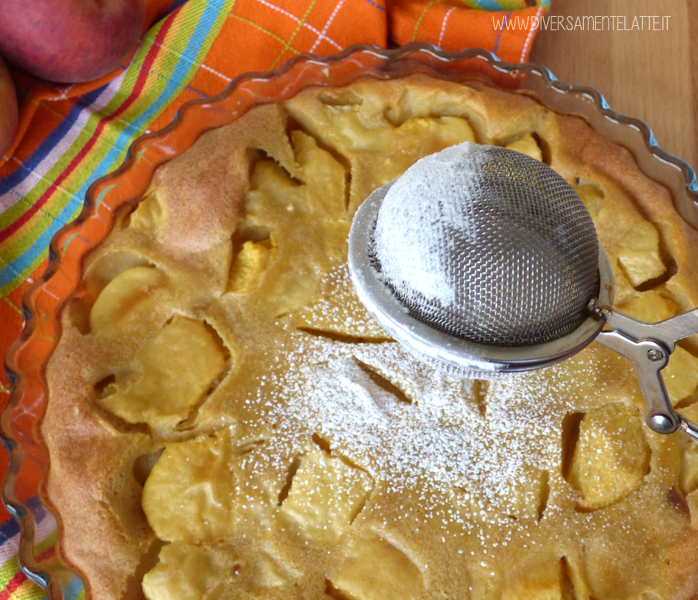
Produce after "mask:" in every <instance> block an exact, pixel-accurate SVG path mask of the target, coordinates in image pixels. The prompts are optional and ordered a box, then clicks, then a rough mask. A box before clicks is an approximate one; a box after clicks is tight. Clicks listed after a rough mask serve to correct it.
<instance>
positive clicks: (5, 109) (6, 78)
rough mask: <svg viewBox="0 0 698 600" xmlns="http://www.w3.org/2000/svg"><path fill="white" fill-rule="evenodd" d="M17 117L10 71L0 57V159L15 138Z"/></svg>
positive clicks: (15, 98) (15, 96)
mask: <svg viewBox="0 0 698 600" xmlns="http://www.w3.org/2000/svg"><path fill="white" fill-rule="evenodd" d="M18 119H19V116H18V110H17V94H16V93H15V86H14V84H13V83H12V78H11V77H10V72H9V71H8V70H7V67H6V66H5V63H4V62H3V61H2V58H0V160H1V159H2V155H3V154H5V152H7V149H8V148H9V147H10V146H11V145H12V142H13V141H14V139H15V134H16V133H17V125H18Z"/></svg>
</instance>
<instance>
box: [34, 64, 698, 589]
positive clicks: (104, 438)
mask: <svg viewBox="0 0 698 600" xmlns="http://www.w3.org/2000/svg"><path fill="white" fill-rule="evenodd" d="M464 140H471V141H477V142H480V143H495V144H500V145H509V144H514V146H513V147H516V148H518V149H522V151H530V152H533V153H536V152H537V153H538V156H539V157H540V158H542V159H543V160H545V161H546V162H548V163H549V164H550V165H551V166H552V167H553V168H554V169H556V170H557V171H558V172H560V173H561V174H562V175H563V176H564V177H565V178H566V179H567V180H568V181H569V182H570V183H571V184H572V185H574V186H575V188H576V189H577V190H578V192H579V193H580V196H581V197H582V199H583V200H584V201H585V203H586V204H587V207H588V208H589V210H590V212H591V213H592V216H593V217H594V219H595V222H596V225H597V230H598V233H599V237H600V240H601V242H602V244H603V245H604V247H605V248H606V250H607V252H608V254H609V255H610V256H611V259H612V266H613V269H614V274H615V277H616V282H617V288H618V289H617V303H618V306H619V307H620V308H621V309H622V310H624V311H626V312H628V313H629V314H634V315H636V316H640V317H641V318H647V319H650V320H651V319H655V320H658V319H661V318H667V317H668V316H673V314H676V312H677V311H680V310H687V309H689V308H692V307H694V306H696V305H697V304H698V284H697V283H696V282H698V263H697V262H696V261H697V260H698V257H697V255H696V253H695V252H692V251H691V249H692V248H696V247H698V233H697V232H696V231H694V230H693V229H691V228H690V227H689V226H688V225H686V223H684V222H683V221H682V220H681V219H680V217H679V216H678V214H677V213H676V211H675V210H674V208H673V205H672V202H671V197H670V195H669V193H668V192H667V190H666V189H664V188H663V187H662V186H660V185H658V184H656V183H654V182H652V181H651V180H649V179H648V178H647V177H645V176H644V175H643V174H642V173H640V172H639V170H638V169H637V166H636V165H635V163H634V161H633V159H632V157H631V156H630V155H629V153H628V152H627V151H626V150H624V149H622V148H620V147H619V146H616V145H614V144H612V143H609V142H607V141H605V140H603V139H602V138H600V137H599V136H598V135H596V134H595V133H594V132H593V131H592V130H591V129H590V128H589V126H588V125H587V124H586V123H585V122H584V121H582V120H581V119H579V118H576V117H563V116H559V115H556V114H554V113H552V112H550V111H547V110H545V109H543V108H542V107H541V106H540V105H539V104H537V103H536V102H535V101H533V100H532V99H531V98H528V97H526V96H523V95H518V94H512V93H509V92H503V91H499V90H495V89H492V88H490V87H488V86H486V85H484V84H480V83H474V84H473V85H472V86H471V87H463V86H461V85H459V84H455V83H450V82H440V81H435V80H432V79H430V78H428V77H424V76H417V77H412V78H410V79H409V80H401V81H389V82H375V81H361V82H358V83H356V84H354V85H352V86H350V87H349V88H346V89H341V90H331V89H330V90H327V89H310V90H306V91H303V92H301V93H300V94H299V95H298V96H297V97H296V98H294V99H291V100H289V101H287V102H285V103H282V104H280V105H270V106H263V107H259V108H256V109H253V110H252V111H250V113H249V114H248V115H246V116H245V117H244V118H242V119H241V120H239V121H238V122H236V123H235V124H233V125H230V126H228V127H225V128H222V129H219V130H216V131H212V132H209V133H207V134H205V135H204V136H202V138H201V139H200V140H198V141H197V143H196V144H195V145H194V146H193V147H192V149H190V150H189V151H187V153H186V154H184V155H183V156H181V157H179V158H177V159H175V160H173V161H172V162H170V163H168V164H167V165H165V166H164V167H163V168H161V169H159V170H158V172H157V174H156V176H155V178H154V181H153V184H152V186H151V191H150V192H149V194H148V197H147V198H146V199H145V200H144V201H142V202H141V204H140V205H139V207H138V208H137V209H136V210H135V211H134V212H132V213H131V214H130V215H127V216H125V217H123V219H122V220H121V221H120V223H119V225H118V226H117V228H116V229H115V231H114V232H113V233H112V234H111V235H110V237H109V238H108V240H107V241H106V242H105V243H104V244H103V245H102V246H101V248H100V249H99V250H98V251H97V252H95V253H93V254H92V255H91V256H90V257H89V259H88V261H87V264H86V271H85V283H84V285H83V287H82V288H81V290H80V291H79V292H80V295H79V298H77V299H76V300H74V301H73V302H71V303H69V305H68V306H67V308H66V309H65V310H64V312H63V316H62V319H63V329H64V334H63V336H62V339H61V341H60V343H59V345H58V348H57V350H56V352H55V354H54V356H53V357H52V359H51V361H50V363H49V367H48V370H47V379H48V383H49V390H50V402H49V405H48V410H47V414H46V417H45V419H44V421H43V424H42V434H43V436H44V437H45V439H46V442H47V446H48V448H49V452H50V457H51V470H50V474H49V478H48V483H47V493H48V496H49V499H50V502H51V503H52V504H53V505H54V506H56V508H57V511H58V514H59V515H60V518H61V520H62V522H63V523H64V526H65V528H64V536H63V540H62V545H61V549H62V552H63V554H64V555H65V556H66V558H67V559H68V560H69V561H70V563H71V564H74V565H75V566H76V567H77V568H78V569H79V570H80V571H81V572H82V573H83V574H84V575H85V579H86V580H87V581H88V583H89V587H90V590H91V592H92V595H93V597H94V598H117V597H129V598H131V597H136V596H134V594H136V593H139V594H140V593H141V592H140V586H139V585H138V582H139V581H140V579H142V578H143V575H144V574H145V573H146V572H147V573H148V574H147V575H146V577H145V580H144V585H145V588H146V592H147V595H148V597H149V598H151V600H154V599H155V598H170V597H174V596H172V595H168V594H170V593H171V592H172V590H173V589H174V590H175V592H176V593H177V594H179V597H181V598H190V597H192V598H194V597H206V598H213V597H226V598H227V597H231V598H232V597H238V596H241V597H260V598H261V597H264V598H271V597H277V596H279V597H286V598H288V597H296V596H297V597H307V598H327V595H329V596H331V597H334V598H343V597H351V598H356V599H357V600H372V599H373V598H378V597H380V598H381V599H382V600H386V599H390V598H393V597H395V598H397V597H400V598H403V599H404V598H408V597H415V598H417V597H419V598H441V597H459V598H466V597H472V598H489V597H500V596H502V597H507V598H533V597H543V596H544V597H551V598H553V597H560V598H562V597H569V594H570V593H574V594H575V595H576V597H578V598H591V597H593V598H596V599H597V600H601V599H602V598H616V597H639V596H640V595H641V594H645V593H649V594H657V595H659V596H660V597H663V598H687V597H690V596H691V595H695V594H696V593H698V578H697V577H695V575H694V572H695V566H696V565H695V561H694V560H692V559H691V558H688V557H689V556H692V555H693V554H695V552H694V549H695V545H696V543H698V542H696V539H698V535H696V532H695V530H694V529H693V528H692V526H691V520H690V518H689V517H691V516H692V514H691V513H690V509H691V507H692V506H693V505H694V504H696V503H698V501H697V500H696V499H695V493H696V492H695V488H696V487H698V481H694V479H698V477H694V475H693V473H694V470H692V469H695V465H694V463H693V462H691V460H692V458H691V457H692V456H693V454H691V453H690V452H692V448H691V447H689V446H687V445H686V442H685V441H683V440H682V439H680V438H679V437H678V436H671V437H662V436H658V435H655V434H653V433H651V432H649V431H648V430H647V429H646V428H644V426H643V425H642V413H643V410H642V405H643V399H642V396H641V392H640V390H639V386H638V384H637V380H636V378H635V375H634V373H633V371H632V369H631V368H630V366H629V365H628V364H627V363H625V362H623V359H620V358H619V357H616V356H615V355H613V354H612V353H610V352H609V351H607V350H605V349H603V348H601V347H597V346H592V347H590V348H589V349H587V350H585V351H584V352H583V353H581V354H580V355H578V356H577V357H575V358H573V359H571V360H569V361H567V362H566V363H564V364H562V365H558V366H555V367H552V368H550V369H547V370H545V371H543V372H539V373H532V374H527V375H524V376H521V377H520V378H517V379H516V380H512V381H513V383H512V381H507V380H504V381H497V382H491V383H489V384H487V383H484V382H469V381H466V382H463V381H461V380H459V379H458V378H455V379H454V378H453V377H451V376H449V375H448V374H443V373H439V372H431V371H430V370H429V369H428V368H426V367H423V366H419V364H418V363H416V362H415V361H414V360H412V359H411V358H410V357H409V356H407V355H405V354H404V353H403V352H402V351H401V350H400V349H398V348H396V347H395V344H394V343H391V342H389V341H388V340H386V338H385V334H383V332H381V330H380V329H379V328H376V326H375V325H374V324H373V323H372V321H371V320H370V318H368V316H367V315H366V313H365V311H364V310H363V308H362V307H361V306H360V305H359V304H358V301H357V300H356V298H355V296H354V294H353V291H352V289H351V287H350V285H349V283H348V279H347V278H346V271H345V267H344V263H345V260H346V241H345V240H346V234H347V232H348V227H349V224H350V221H351V214H352V213H353V210H355V209H356V207H357V206H358V204H359V203H360V202H361V201H362V200H363V198H364V197H365V196H366V195H367V194H368V193H369V192H370V191H372V190H373V189H375V188H376V187H378V186H379V185H382V184H383V183H386V182H387V181H389V180H391V179H393V178H394V177H396V176H398V175H399V174H400V173H401V172H402V171H403V170H404V169H405V168H406V167H407V166H409V165H410V164H412V163H413V162H414V161H415V160H417V159H418V158H419V157H420V156H423V155H425V154H428V153H431V152H435V151H437V150H439V149H441V148H443V147H446V146H448V145H451V144H454V143H458V142H460V141H464ZM144 290H145V291H144ZM124 307H125V308H124ZM180 340H184V341H186V343H187V344H189V345H190V346H191V347H195V348H196V351H195V352H192V354H191V355H187V352H188V351H187V350H186V344H184V346H183V347H184V350H182V354H183V356H184V359H182V360H181V361H179V362H178V360H179V359H177V358H176V356H175V355H176V354H177V352H179V350H178V351H177V352H175V351H174V348H179V345H178V344H179V343H180V342H179V341H180ZM183 343H184V342H183ZM163 349H165V350H163ZM167 349H170V350H171V353H172V357H171V360H169V359H168V360H161V359H160V358H159V357H160V356H162V355H163V354H164V355H167V354H168V351H167ZM680 350H681V352H679V351H677V353H676V354H675V358H672V361H673V362H672V363H671V364H670V369H673V370H671V371H668V375H667V376H668V377H671V381H670V382H669V384H668V385H669V387H670V394H671V395H672V400H673V401H675V402H676V403H683V404H680V406H684V405H685V406H688V405H691V403H692V399H693V395H694V394H695V393H696V386H697V385H698V380H696V378H695V377H693V376H692V375H690V373H691V369H693V368H694V366H696V365H698V358H696V357H695V356H694V355H693V354H691V353H690V352H689V350H690V351H692V346H691V345H690V344H688V345H686V346H685V349H684V348H682V349H680ZM201 356H205V357H208V358H207V359H206V360H205V361H204V362H205V364H206V365H208V366H207V367H197V368H196V369H190V366H191V365H192V364H194V363H195V362H196V360H197V357H201ZM680 361H683V362H680ZM672 365H674V366H672ZM207 369H208V370H207ZM190 371H191V372H190ZM149 373H150V374H149ZM152 373H156V376H154V375H152ZM686 373H688V375H686ZM323 386H325V387H323ZM184 387H186V390H187V394H188V396H187V397H181V396H183V395H185V394H184V393H183V392H181V390H182V389H183V388H184ZM357 389H359V390H363V391H360V392H355V390H357ZM162 390H164V391H162ZM318 390H319V391H318ZM354 393H356V394H358V396H356V397H357V398H358V397H362V398H364V397H365V399H367V400H366V402H369V404H367V405H366V407H367V408H365V411H366V414H369V415H372V416H371V419H374V421H371V423H369V425H370V426H371V427H373V429H371V428H368V429H366V428H364V429H361V427H363V426H364V425H361V423H356V422H354V415H353V413H351V411H350V412H348V413H346V414H336V413H333V412H327V410H329V409H327V408H326V407H336V410H340V409H341V407H342V406H343V405H342V402H343V399H344V398H353V397H354V396H352V394H354ZM362 394H363V396H362ZM435 398H440V399H441V402H440V403H439V402H436V401H435ZM396 399H397V400H396ZM333 403H334V404H333ZM369 405H370V406H369ZM444 406H445V407H446V408H444ZM139 407H146V408H139ZM332 410H335V409H334V408H333V409H332ZM363 410H364V409H362V411H363ZM687 410H691V409H690V408H689V409H687ZM139 411H140V412H139ZM371 411H373V412H371ZM429 411H431V412H429ZM427 413H429V414H430V415H431V417H429V415H427ZM139 414H140V415H141V416H140V417H139V416H138V415H139ZM415 415H417V416H415ZM425 415H426V416H425ZM434 415H436V416H434ZM427 417H428V418H427ZM432 417H433V418H435V419H436V421H433V422H432V421H429V418H432ZM437 417H438V418H437ZM367 418H368V417H367ZM354 426H356V427H358V429H357V430H356V431H355V432H353V431H352V430H351V427H354ZM366 427H368V425H366ZM342 428H344V429H345V430H346V432H348V433H346V432H345V433H343V432H342ZM410 428H412V429H410ZM384 430H385V431H390V432H391V434H390V435H385V434H383V433H381V431H384ZM359 431H360V432H363V434H365V435H366V438H365V439H364V440H356V443H353V442H352V436H356V435H357V432H359ZM434 431H436V432H437V433H439V435H437V436H435V437H434V436H432V433H433V432H434ZM468 432H470V433H468ZM403 436H404V437H403ZM430 436H431V437H430ZM468 436H470V437H468ZM536 436H538V437H536ZM450 439H453V440H455V441H456V442H457V443H455V442H454V444H455V445H449V444H448V440H450ZM366 440H368V441H366ZM400 444H403V445H402V446H400ZM437 447H438V448H443V449H444V451H452V452H454V454H453V457H452V459H451V461H450V462H449V460H446V458H444V455H443V454H438V453H437V450H438V448H437ZM469 448H472V452H474V453H475V454H477V453H482V454H479V455H477V456H474V455H470V454H468V451H469ZM163 449H164V452H163V453H162V456H160V452H161V451H162V450H163ZM390 452H395V454H394V455H391V454H390ZM528 452H530V453H531V456H528V454H527V453H528ZM536 452H540V455H536V454H535V453H536ZM412 453H414V455H413V454H412ZM487 453H490V454H487ZM406 456H410V457H411V458H410V460H407V459H406ZM593 456H597V458H596V459H591V458H590V457H593ZM158 457H159V458H158ZM183 457H185V458H183ZM156 460H157V463H156V467H155V469H154V471H153V475H152V477H147V474H148V471H149V468H150V466H152V463H153V462H154V461H156ZM497 460H500V461H501V462H500V463H499V467H497V466H496V461H497ZM425 461H426V462H425ZM429 461H432V462H431V463H430V462H429ZM467 461H472V462H467ZM594 461H596V462H594ZM692 465H693V466H692ZM508 468H511V469H514V471H512V472H510V473H509V472H506V469H508ZM401 469H402V470H401ZM497 469H500V470H501V471H502V472H499V471H498V470H497ZM140 471H143V472H144V475H143V476H142V477H141V476H140V475H139V473H140ZM212 473H213V474H212ZM146 477H147V478H146ZM144 479H145V486H146V491H145V492H143V491H142V484H143V480H144ZM404 482H407V483H404ZM202 486H203V487H202ZM328 486H329V487H328ZM331 486H335V488H332V487H331ZM488 486H489V487H488ZM324 489H334V490H335V491H334V492H333V493H332V494H330V495H329V496H327V497H325V496H323V494H324V493H325V492H322V491H321V490H324ZM201 490H205V492H204V491H201ZM337 490H339V491H337ZM504 492H505V493H506V497H499V494H500V493H504ZM142 495H144V496H145V497H144V499H143V507H144V509H145V513H144V512H143V509H142V508H141V496H142ZM314 495H315V496H318V497H319V498H320V500H321V501H317V500H316V501H315V502H316V504H313V500H312V498H313V497H314ZM174 496H176V497H177V502H175V501H174V499H173V497H174ZM327 507H330V508H327ZM146 515H147V517H146ZM202 515H204V516H202ZM687 515H688V517H687ZM694 519H695V517H694ZM694 526H695V525H694ZM161 545H162V549H160V548H161ZM158 552H159V558H158V557H157V556H156V554H157V553H158ZM375 565H382V568H377V567H375ZM372 569H373V570H374V571H375V573H373V574H372V578H371V582H370V584H369V583H366V579H365V577H364V575H362V573H364V574H365V572H366V570H369V571H371V570H372ZM393 571H394V572H395V573H398V574H397V575H390V572H393ZM299 586H300V587H299ZM303 586H307V587H305V588H304V587H303ZM135 590H138V591H137V592H136V591H135ZM175 592H172V593H175ZM205 594H208V595H205Z"/></svg>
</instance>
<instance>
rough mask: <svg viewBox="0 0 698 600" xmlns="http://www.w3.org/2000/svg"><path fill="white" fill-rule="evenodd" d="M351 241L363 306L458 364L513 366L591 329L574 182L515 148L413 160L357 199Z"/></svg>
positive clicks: (546, 355) (589, 258)
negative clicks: (458, 356)
mask: <svg viewBox="0 0 698 600" xmlns="http://www.w3.org/2000/svg"><path fill="white" fill-rule="evenodd" d="M349 243H350V270H351V273H352V277H353V279H354V283H355V286H356V288H357V291H358V293H359V296H360V298H361V300H362V301H363V302H364V304H365V305H366V306H367V308H368V309H369V312H371V314H373V316H374V317H375V318H376V319H377V320H378V322H379V323H381V325H383V327H384V328H386V329H387V330H388V331H389V332H390V333H392V334H393V336H394V337H396V339H398V340H400V341H403V342H406V345H408V346H410V347H411V348H412V349H415V350H417V351H418V352H421V353H423V354H426V355H427V356H431V357H434V358H440V359H443V356H442V355H441V354H443V353H441V352H440V350H439V347H441V348H443V347H446V348H447V350H448V351H449V352H450V351H451V350H450V349H454V348H460V349H461V350H462V352H464V353H465V355H466V361H465V363H463V362H462V361H460V360H451V361H450V362H452V363H454V364H456V365H457V366H459V367H465V368H467V369H469V370H473V371H476V372H480V371H484V372H486V371H501V370H523V368H520V367H521V365H520V364H519V363H520V362H521V361H523V363H530V362H531V361H533V362H536V363H537V362H540V361H543V363H544V364H549V362H554V360H553V359H552V355H556V356H557V355H561V356H560V357H558V358H556V359H555V360H561V359H562V358H563V357H564V356H566V355H567V352H568V351H569V349H568V348H567V345H568V344H567V343H568V342H569V343H571V344H572V345H573V346H574V347H575V348H576V349H577V350H578V349H579V344H580V343H583V344H586V343H588V341H584V342H581V337H580V336H582V335H583V334H584V335H586V334H588V333H589V331H591V330H593V332H592V333H595V332H597V331H598V330H600V326H599V324H598V320H595V321H594V322H593V323H592V324H589V323H587V322H588V320H589V317H590V315H589V310H588V307H589V303H590V301H592V300H594V299H596V298H597V297H598V295H599V277H598V273H599V258H600V257H599V244H598V239H597V236H596V231H595V229H594V225H593V222H592V220H591V217H590V216H589V213H588V211H587V210H586V208H585V206H584V204H583V203H582V201H581V200H580V199H579V196H578V195H577V194H576V192H575V191H574V189H573V188H572V186H570V185H569V184H568V183H567V182H566V181H565V180H564V179H563V178H562V177H561V176H560V175H558V174H557V173H556V172H555V171H553V170H552V169H551V168H550V167H548V166H547V165H545V164H544V163H542V162H540V161H538V160H535V159H533V158H531V157H529V156H526V155H525V154H521V153H519V152H515V151H513V150H507V149H505V148H500V147H495V146H480V145H477V144H471V143H465V144H460V145H459V146H454V147H452V148H448V149H446V150H443V151H441V152H439V153H437V154H434V155H431V156H428V157H426V158H423V159H422V160H420V161H418V162H417V163H416V164H415V165H414V166H412V167H411V168H410V169H408V170H407V171H406V172H405V174H404V175H403V176H402V177H400V179H398V180H396V181H395V182H393V183H392V184H388V186H384V187H383V188H381V189H379V190H377V191H376V192H374V194H372V195H371V197H370V198H369V199H368V200H367V201H366V202H365V203H364V204H363V205H362V207H361V208H360V209H359V213H357V215H356V217H355V219H354V224H353V225H352V232H351V235H350V240H349ZM585 323H587V327H586V328H583V327H582V325H583V324H585ZM580 328H582V329H581V331H580ZM590 328H591V329H590ZM420 335H421V338H422V339H421V341H417V342H415V338H420ZM570 336H572V337H571V338H570ZM427 338H428V339H427ZM563 339H564V340H565V347H564V348H557V347H555V348H552V350H551V346H550V344H556V342H558V341H559V340H563ZM558 345H559V344H558ZM461 350H459V352H461ZM551 353H552V354H551ZM447 362H449V361H448V360H447ZM529 368H530V367H529Z"/></svg>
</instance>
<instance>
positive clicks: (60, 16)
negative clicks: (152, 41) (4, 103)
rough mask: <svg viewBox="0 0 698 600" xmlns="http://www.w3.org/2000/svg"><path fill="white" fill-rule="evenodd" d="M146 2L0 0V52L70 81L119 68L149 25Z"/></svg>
mask: <svg viewBox="0 0 698 600" xmlns="http://www.w3.org/2000/svg"><path fill="white" fill-rule="evenodd" d="M145 19H146V7H145V0H0V54H3V55H4V56H5V58H7V60H9V61H11V62H14V63H15V64H17V65H18V66H20V67H21V68H23V69H25V70H26V71H28V72H29V73H32V74H34V75H37V76H39V77H43V78H44V79H49V80H51V81H59V82H66V83H74V82H80V81H89V80H91V79H97V78H98V77H101V76H102V75H106V74H107V73H109V72H111V71H113V70H114V69H116V68H117V67H118V66H119V65H120V64H121V63H122V62H123V61H124V60H125V59H126V58H127V57H128V56H129V55H130V54H131V52H133V50H134V49H135V47H136V45H137V44H138V40H139V38H140V36H141V33H142V32H143V30H144V27H145Z"/></svg>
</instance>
